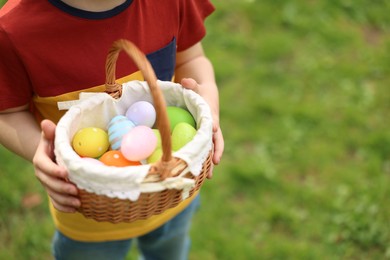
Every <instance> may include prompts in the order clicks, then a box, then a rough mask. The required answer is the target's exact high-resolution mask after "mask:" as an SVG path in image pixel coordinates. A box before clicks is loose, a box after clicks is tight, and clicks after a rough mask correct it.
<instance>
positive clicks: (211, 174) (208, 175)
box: [206, 164, 214, 179]
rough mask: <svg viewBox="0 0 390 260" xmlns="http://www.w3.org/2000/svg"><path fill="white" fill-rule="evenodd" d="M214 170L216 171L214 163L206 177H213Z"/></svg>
mask: <svg viewBox="0 0 390 260" xmlns="http://www.w3.org/2000/svg"><path fill="white" fill-rule="evenodd" d="M213 171H214V164H211V167H210V170H209V172H208V173H207V177H206V178H207V179H211V178H213Z"/></svg>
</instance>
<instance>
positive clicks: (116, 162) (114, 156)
mask: <svg viewBox="0 0 390 260" xmlns="http://www.w3.org/2000/svg"><path fill="white" fill-rule="evenodd" d="M99 160H100V161H101V162H102V163H104V164H105V165H107V166H117V167H125V166H135V165H141V163H140V162H134V161H129V160H127V159H126V158H125V157H124V156H123V155H122V153H121V152H120V151H116V150H111V151H108V152H106V153H104V154H103V155H102V156H101V157H100V159H99Z"/></svg>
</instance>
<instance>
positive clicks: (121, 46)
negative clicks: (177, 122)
mask: <svg viewBox="0 0 390 260" xmlns="http://www.w3.org/2000/svg"><path fill="white" fill-rule="evenodd" d="M122 50H123V51H125V52H126V53H127V54H128V55H129V56H130V58H131V59H132V60H133V61H134V63H135V65H136V66H137V67H138V68H139V70H140V71H141V72H142V74H143V76H144V79H145V80H146V82H147V83H148V85H149V88H150V92H151V94H152V98H153V102H154V107H155V109H156V115H157V122H156V125H157V128H158V130H159V131H160V134H161V144H162V150H163V155H162V158H161V161H160V162H159V165H158V166H157V167H158V168H159V172H160V175H161V177H162V178H163V179H165V178H166V177H168V176H169V175H170V173H169V171H170V170H171V168H172V167H171V166H170V165H169V164H170V162H171V161H172V152H171V130H170V125H169V120H168V114H167V111H166V103H165V99H164V96H163V94H162V91H161V89H160V87H159V86H158V85H157V77H156V74H155V73H154V70H153V68H152V65H151V64H150V62H149V61H148V59H147V58H146V56H145V55H144V54H143V53H142V52H141V51H140V50H139V49H138V47H137V46H135V45H134V44H133V43H132V42H130V41H127V40H123V39H121V40H117V41H115V42H114V43H113V45H112V46H111V48H110V50H109V52H108V56H107V60H106V93H108V94H110V95H111V96H112V97H114V98H119V97H120V96H121V94H122V85H121V84H118V83H116V75H115V69H116V61H117V59H118V56H119V53H120V51H122Z"/></svg>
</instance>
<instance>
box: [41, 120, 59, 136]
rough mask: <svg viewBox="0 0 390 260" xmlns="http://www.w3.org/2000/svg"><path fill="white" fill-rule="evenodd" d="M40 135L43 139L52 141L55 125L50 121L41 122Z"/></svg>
mask: <svg viewBox="0 0 390 260" xmlns="http://www.w3.org/2000/svg"><path fill="white" fill-rule="evenodd" d="M41 128H42V133H43V136H44V137H45V139H47V140H54V136H55V132H56V125H55V124H54V123H53V122H52V121H50V120H47V119H45V120H43V121H42V122H41Z"/></svg>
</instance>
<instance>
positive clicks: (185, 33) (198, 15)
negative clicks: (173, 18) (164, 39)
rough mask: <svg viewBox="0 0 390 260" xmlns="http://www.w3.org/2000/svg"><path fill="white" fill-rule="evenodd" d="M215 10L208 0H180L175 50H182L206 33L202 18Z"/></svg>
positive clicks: (196, 41)
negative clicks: (178, 26)
mask: <svg viewBox="0 0 390 260" xmlns="http://www.w3.org/2000/svg"><path fill="white" fill-rule="evenodd" d="M214 10H215V7H214V6H213V4H212V3H211V2H210V1H208V0H181V1H180V28H179V34H178V39H177V51H183V50H185V49H187V48H189V47H191V46H192V45H194V44H196V43H198V42H199V41H200V40H202V38H203V37H204V36H205V35H206V28H205V26H204V20H205V19H206V18H207V17H208V16H209V15H210V14H211V13H212V12H213V11H214Z"/></svg>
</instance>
